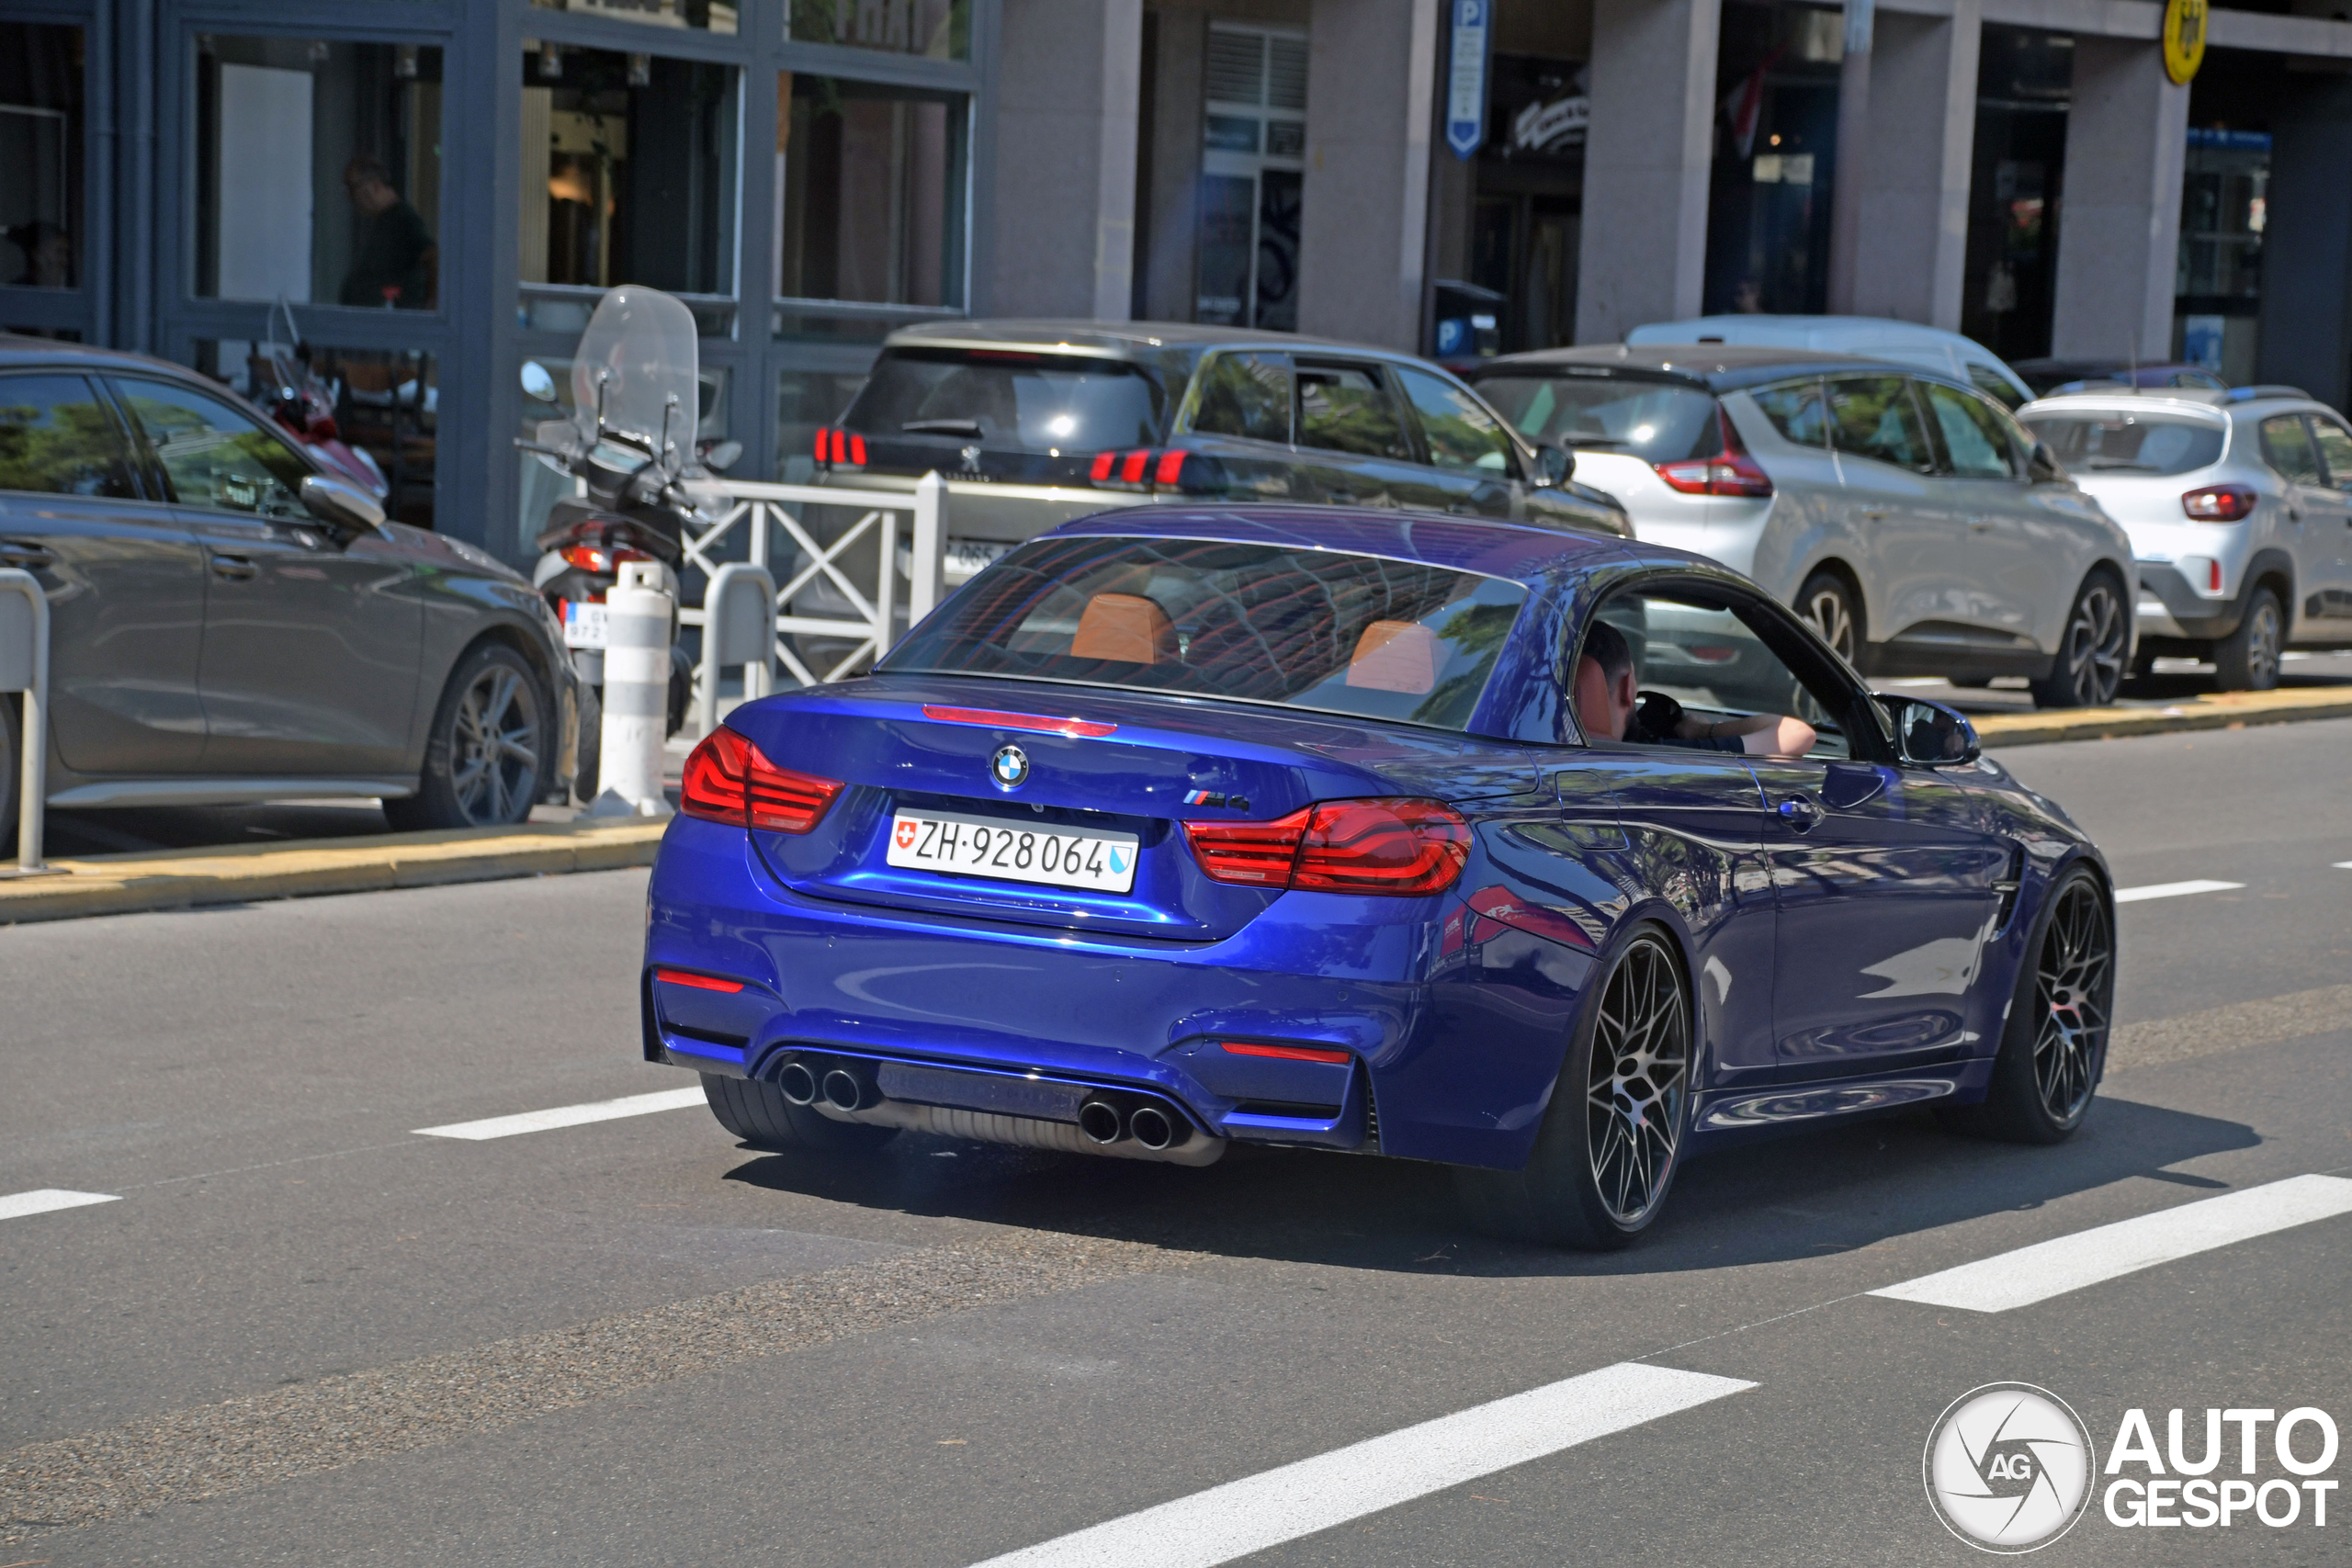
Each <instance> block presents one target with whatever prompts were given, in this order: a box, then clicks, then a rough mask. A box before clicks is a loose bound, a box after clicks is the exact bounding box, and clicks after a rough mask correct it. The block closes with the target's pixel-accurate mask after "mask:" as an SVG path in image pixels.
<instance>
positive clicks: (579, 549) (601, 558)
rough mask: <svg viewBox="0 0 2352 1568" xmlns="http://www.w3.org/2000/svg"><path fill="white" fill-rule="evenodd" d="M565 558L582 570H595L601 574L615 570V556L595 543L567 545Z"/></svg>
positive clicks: (564, 553)
mask: <svg viewBox="0 0 2352 1568" xmlns="http://www.w3.org/2000/svg"><path fill="white" fill-rule="evenodd" d="M563 558H564V559H565V560H567V561H569V562H571V564H572V565H573V566H576V567H578V568H579V569H580V570H582V571H593V572H595V573H597V574H598V575H600V576H601V575H602V574H604V573H605V572H608V571H610V570H613V558H612V557H611V556H610V555H609V554H607V553H606V552H605V551H603V550H600V549H598V548H597V547H595V546H594V545H566V546H564V547H563Z"/></svg>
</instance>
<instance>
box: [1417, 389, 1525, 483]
mask: <svg viewBox="0 0 2352 1568" xmlns="http://www.w3.org/2000/svg"><path fill="white" fill-rule="evenodd" d="M1397 378H1398V379H1400V380H1402V381H1403V382H1404V383H1405V395H1406V396H1407V397H1408V398H1410V399H1412V400H1413V409H1414V412H1417V413H1419V415H1420V416H1421V434H1422V436H1423V437H1424V438H1425V439H1426V440H1427V441H1428V442H1429V445H1430V462H1431V463H1433V464H1435V465H1436V466H1437V467H1439V468H1476V469H1482V470H1485V471H1487V472H1488V473H1492V474H1493V475H1495V476H1496V477H1497V478H1498V479H1500V478H1502V477H1504V476H1506V475H1508V474H1509V473H1510V436H1508V435H1505V434H1503V427H1502V425H1501V423H1499V422H1498V421H1497V420H1496V418H1495V416H1494V415H1493V414H1491V413H1489V412H1487V410H1486V408H1485V406H1484V405H1483V404H1481V403H1480V402H1479V401H1478V400H1477V399H1476V398H1474V397H1472V396H1471V395H1470V394H1469V393H1467V392H1465V391H1464V390H1463V389H1461V388H1459V387H1457V386H1455V385H1454V384H1453V382H1451V381H1445V380H1441V379H1440V378H1437V377H1435V376H1432V375H1430V373H1429V372H1428V371H1426V370H1399V371H1398V372H1397Z"/></svg>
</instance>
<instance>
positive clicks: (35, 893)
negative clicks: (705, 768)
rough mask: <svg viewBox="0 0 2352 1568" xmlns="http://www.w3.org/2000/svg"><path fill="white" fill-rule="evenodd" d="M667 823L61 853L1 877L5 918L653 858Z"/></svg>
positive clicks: (605, 866)
mask: <svg viewBox="0 0 2352 1568" xmlns="http://www.w3.org/2000/svg"><path fill="white" fill-rule="evenodd" d="M665 826H666V824H664V823H661V822H631V821H621V822H612V821H596V822H541V823H528V824H526V825H524V826H522V827H517V828H468V829H457V830H455V831H451V832H440V833H383V834H379V835H377V836H376V837H374V838H369V839H360V840H352V839H319V840H311V841H309V842H306V843H289V844H238V845H234V846H231V847H228V848H212V849H193V850H164V851H158V852H152V853H143V854H130V855H94V856H91V857H89V858H87V859H85V860H61V861H53V862H51V864H52V865H54V866H55V867H56V868H57V869H58V870H59V871H60V872H61V873H62V874H61V875H56V876H39V877H30V878H27V879H25V880H23V881H0V925H18V924H25V923H28V922H31V921H34V920H70V919H77V918H79V917H81V916H85V915H121V914H130V913H133V912H136V911H140V910H148V909H186V908H194V907H196V906H198V905H200V904H242V903H245V902H248V901H250V900H254V899H260V898H301V897H311V896H314V895H317V894H322V893H372V892H377V891H379V890H381V889H384V888H390V887H432V886H439V885H442V884H447V883H453V882H491V881H496V880H498V879H501V878H504V877H517V876H550V875H560V874H564V873H567V872H574V871H613V870H618V869H621V868H623V867H627V866H638V865H651V864H652V863H653V855H654V852H655V850H657V849H658V848H659V847H660V846H661V842H662V829H663V828H664V827H665Z"/></svg>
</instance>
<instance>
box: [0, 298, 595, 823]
mask: <svg viewBox="0 0 2352 1568" xmlns="http://www.w3.org/2000/svg"><path fill="white" fill-rule="evenodd" d="M0 566H12V567H20V568H23V569H24V570H28V571H29V572H31V573H32V574H33V575H34V576H35V577H36V578H38V579H39V580H40V583H41V585H42V588H43V590H44V591H45V592H47V594H48V596H49V601H50V614H51V622H50V705H51V724H50V731H49V734H50V742H51V744H50V757H49V760H48V781H49V796H48V798H49V802H50V804H51V806H54V807H135V806H150V805H211V806H218V805H234V804H243V803H247V802H255V801H264V800H270V799H283V798H286V797H288V796H335V795H341V796H346V797H348V796H359V797H367V796H373V797H377V798H380V799H381V800H382V801H383V802H384V812H385V815H386V816H387V817H388V818H390V820H391V821H392V823H393V824H394V825H395V826H397V827H403V828H437V827H464V826H469V825H474V824H488V823H500V822H515V821H519V820H521V819H522V818H524V817H525V816H526V815H527V814H528V813H529V811H530V808H531V807H532V806H533V805H534V804H535V803H536V802H537V801H538V800H539V799H540V798H541V796H542V795H555V794H560V792H561V791H562V790H564V789H565V788H567V787H568V786H569V781H570V777H571V755H572V749H573V744H574V733H573V732H574V729H575V728H576V725H577V722H578V720H577V715H578V698H577V695H576V693H575V690H574V685H573V680H572V675H571V666H570V663H569V661H568V660H566V658H565V656H564V649H563V629H562V627H561V626H559V625H558V624H557V623H556V621H555V617H554V615H552V614H551V613H550V612H549V611H548V608H547V605H546V603H545V601H543V600H542V599H540V597H539V596H538V595H537V593H535V592H532V590H531V585H530V583H529V582H528V581H526V580H524V579H523V578H522V577H520V576H518V575H516V574H515V572H514V571H512V570H508V569H507V568H506V567H505V566H503V564H501V563H500V562H499V561H498V560H496V559H494V558H492V557H491V556H490V555H488V554H487V553H485V552H483V551H481V550H480V549H477V548H475V547H473V546H471V545H468V544H464V543H462V542H460V541H458V540H455V539H449V538H445V537H443V536H439V535H437V534H432V533H428V532H426V531H424V530H423V529H419V528H412V527H407V526H405V525H401V524H397V523H387V522H385V521H384V514H383V513H382V511H381V510H380V509H379V507H378V506H377V504H376V502H374V500H373V499H372V498H370V497H368V496H367V495H365V494H364V493H362V492H361V491H358V490H356V488H354V487H352V486H350V485H349V484H346V483H345V482H344V481H342V480H340V479H335V478H334V477H332V476H330V475H329V474H328V473H327V472H326V471H325V470H324V469H323V468H322V467H321V466H320V465H319V464H317V463H316V462H314V461H313V460H312V459H311V457H309V456H308V455H306V454H305V453H303V452H302V451H301V450H300V448H298V447H297V446H295V445H294V444H293V443H292V442H290V441H288V440H287V439H286V438H285V436H284V435H283V434H281V433H280V431H279V430H278V429H277V427H276V425H275V424H274V423H273V422H272V421H270V420H269V419H268V418H267V416H266V415H264V414H262V413H261V412H259V411H257V410H255V409H254V407H253V406H252V405H251V404H249V403H247V402H245V401H244V400H242V399H240V398H238V397H237V396H236V395H235V394H234V393H232V392H230V391H228V390H226V389H223V388H221V387H220V386H218V385H215V384H214V383H212V382H210V381H209V380H207V379H205V378H202V377H200V376H198V375H195V374H193V373H192V372H190V371H187V370H186V369H183V368H181V367H177V366H173V365H166V364H163V363H160V362H158V361H155V360H152V359H144V358H141V357H138V356H136V355H128V354H116V353H110V352H107V351H104V350H99V349H93V348H84V347H79V346H77V345H74V344H62V343H51V342H45V341H40V340H35V339H30V338H16V337H0ZM0 706H5V708H6V727H5V733H0V741H5V747H0V750H5V752H6V755H5V756H4V757H0V764H5V765H0V823H5V824H6V828H5V829H0V831H6V832H10V833H13V831H14V830H15V828H16V822H17V803H16V791H17V779H18V774H19V772H20V770H19V769H18V767H17V761H16V759H17V754H18V746H19V728H18V726H19V722H20V716H19V714H18V711H17V705H16V702H15V700H14V699H13V698H12V699H8V700H6V702H5V703H0Z"/></svg>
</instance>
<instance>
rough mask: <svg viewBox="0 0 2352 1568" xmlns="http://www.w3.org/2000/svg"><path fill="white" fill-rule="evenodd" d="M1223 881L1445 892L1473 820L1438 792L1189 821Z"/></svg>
mask: <svg viewBox="0 0 2352 1568" xmlns="http://www.w3.org/2000/svg"><path fill="white" fill-rule="evenodd" d="M1184 836H1185V837H1186V838H1187V839H1189V840H1191V841H1192V845H1193V854H1194V855H1195V856H1196V857H1197V858H1198V859H1199V861H1200V863H1201V869H1202V870H1203V871H1204V872H1205V873H1206V874H1208V875H1209V876H1210V877H1211V878H1212V879H1213V880H1215V881H1218V882H1237V883H1246V884H1249V885H1251V886H1259V887H1273V888H1296V889H1299V890H1301V891H1303V892H1317V893H1368V894H1375V895H1379V896H1383V897H1398V898H1413V897H1422V896H1424V895H1426V894H1430V893H1442V892H1443V891H1445V889H1447V888H1448V887H1451V886H1453V883H1454V879H1455V878H1456V877H1459V876H1460V875H1461V874H1462V867H1463V865H1464V863H1466V862H1467V861H1468V860H1469V858H1470V825H1469V824H1468V823H1467V822H1464V820H1463V819H1462V816H1461V814H1460V813H1459V812H1457V811H1455V810H1454V809H1453V807H1450V806H1447V805H1445V804H1444V803H1442V802H1441V801H1435V800H1334V801H1326V802H1324V803H1323V804H1322V805H1320V806H1308V807H1300V808H1299V809H1298V810H1296V811H1294V812H1292V813H1291V814H1290V815H1289V816H1287V817H1283V818H1277V819H1276V820H1274V821H1272V822H1187V823H1185V824H1184Z"/></svg>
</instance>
